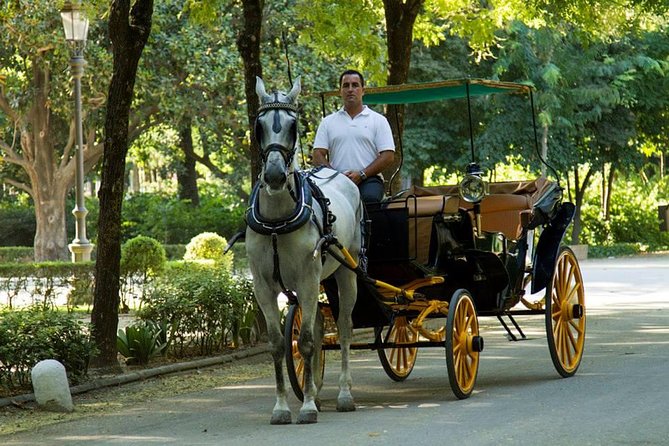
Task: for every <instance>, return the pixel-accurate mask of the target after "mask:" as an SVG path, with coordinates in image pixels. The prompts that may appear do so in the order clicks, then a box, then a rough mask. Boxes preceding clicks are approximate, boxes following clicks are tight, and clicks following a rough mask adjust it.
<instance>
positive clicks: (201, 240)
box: [184, 232, 232, 264]
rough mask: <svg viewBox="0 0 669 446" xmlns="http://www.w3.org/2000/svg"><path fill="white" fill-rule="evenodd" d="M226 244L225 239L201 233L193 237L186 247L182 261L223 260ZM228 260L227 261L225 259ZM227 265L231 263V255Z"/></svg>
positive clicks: (209, 233)
mask: <svg viewBox="0 0 669 446" xmlns="http://www.w3.org/2000/svg"><path fill="white" fill-rule="evenodd" d="M227 245H228V242H227V241H226V240H225V238H223V237H221V236H220V235H218V234H215V233H213V232H203V233H202V234H198V235H196V236H195V237H193V238H192V239H191V241H190V243H188V244H187V245H186V254H184V260H214V261H216V262H218V261H221V260H222V259H224V252H225V248H226V246H227ZM226 260H228V259H226ZM228 263H230V264H231V263H232V254H230V259H229V262H228Z"/></svg>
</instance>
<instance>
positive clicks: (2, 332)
mask: <svg viewBox="0 0 669 446" xmlns="http://www.w3.org/2000/svg"><path fill="white" fill-rule="evenodd" d="M94 353H95V346H94V344H93V342H92V341H91V339H90V329H89V327H88V325H86V324H84V323H83V322H81V321H78V320H76V319H75V318H74V316H72V315H69V314H66V313H62V312H57V311H52V310H46V311H45V310H43V309H42V308H37V307H30V308H28V309H25V310H21V311H11V312H4V313H0V384H1V385H3V386H4V387H6V388H9V389H12V388H17V387H26V386H28V385H29V384H30V370H31V369H32V367H34V366H35V364H37V363H38V362H39V361H42V360H44V359H55V360H57V361H60V362H61V363H62V364H63V365H64V366H65V370H66V371H67V375H68V377H69V378H70V381H71V382H74V383H76V382H78V381H79V379H80V378H82V377H83V376H85V375H86V373H87V372H88V363H89V360H90V358H91V356H92V355H93V354H94Z"/></svg>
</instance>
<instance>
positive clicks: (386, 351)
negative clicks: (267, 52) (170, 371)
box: [284, 79, 586, 399]
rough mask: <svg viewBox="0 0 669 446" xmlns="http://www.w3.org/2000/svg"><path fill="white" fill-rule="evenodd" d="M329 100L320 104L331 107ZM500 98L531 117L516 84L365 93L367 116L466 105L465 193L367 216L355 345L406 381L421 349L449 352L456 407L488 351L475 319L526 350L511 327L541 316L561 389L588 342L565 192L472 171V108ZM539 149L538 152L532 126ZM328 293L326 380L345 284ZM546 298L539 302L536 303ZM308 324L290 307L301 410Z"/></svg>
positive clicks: (290, 351) (407, 198)
mask: <svg viewBox="0 0 669 446" xmlns="http://www.w3.org/2000/svg"><path fill="white" fill-rule="evenodd" d="M332 94H333V93H332V92H329V93H323V94H322V95H321V98H322V100H323V103H325V98H326V97H328V96H329V95H332ZM334 94H336V92H335V93H334ZM497 94H515V95H524V96H527V97H528V99H529V101H530V104H531V108H532V113H533V115H534V110H533V108H534V105H533V98H532V89H531V87H529V86H527V85H524V84H519V83H509V82H493V81H487V80H478V79H464V80H452V81H442V82H435V83H428V84H414V85H402V86H389V87H383V88H368V89H366V93H365V96H364V98H363V100H364V102H365V103H366V104H410V103H419V102H425V101H432V100H443V99H457V98H460V99H462V100H463V101H466V107H467V112H468V116H469V120H470V135H469V136H470V141H471V149H472V162H471V163H470V164H469V165H467V166H466V168H465V171H464V172H463V173H462V175H461V178H462V180H461V181H460V183H459V184H458V185H447V186H435V187H411V188H409V189H407V190H404V191H401V192H400V193H397V194H395V195H393V196H391V197H389V198H387V199H385V200H384V201H382V202H381V203H378V204H374V205H370V206H368V208H367V217H366V219H367V222H368V224H369V227H370V228H371V231H370V234H369V243H368V246H367V249H366V254H367V260H368V261H367V265H366V268H361V267H359V266H357V265H355V262H354V261H351V263H352V265H351V266H355V267H356V270H357V288H358V292H357V300H356V303H355V307H354V309H353V315H352V319H353V328H354V329H356V330H357V329H367V330H360V332H361V333H365V335H367V336H368V338H370V340H369V341H368V342H358V341H355V342H353V343H352V344H351V349H364V350H370V349H371V350H376V351H377V352H378V356H379V360H380V362H381V364H382V366H383V369H384V370H385V372H386V374H387V375H388V376H389V377H390V378H391V379H393V380H395V381H402V380H404V379H406V378H407V377H408V376H409V375H410V373H411V371H412V369H413V367H414V364H415V362H416V358H417V353H418V349H419V348H423V347H439V348H443V349H445V357H446V365H447V372H448V379H449V384H450V387H451V389H452V391H453V393H454V394H455V396H456V397H457V398H459V399H464V398H468V397H469V396H470V395H471V393H472V391H473V389H474V386H475V382H476V377H477V372H478V366H479V355H480V354H481V352H482V351H483V347H484V342H483V337H482V335H481V332H480V330H479V322H478V318H479V317H493V318H496V319H497V320H498V321H499V322H500V323H501V325H502V327H503V328H504V329H505V331H506V333H507V334H508V337H509V339H510V340H514V341H515V340H519V339H523V338H525V334H524V333H523V331H522V328H521V327H520V325H519V324H518V323H517V321H516V319H515V318H514V317H515V316H518V315H543V316H544V318H545V326H546V335H547V340H548V347H549V351H550V357H551V359H552V362H553V365H554V367H555V369H556V370H557V372H558V373H559V374H560V375H561V376H563V377H570V376H572V375H573V374H574V373H576V371H577V369H578V367H579V365H580V362H581V359H582V355H583V349H584V342H585V325H586V312H585V300H584V296H585V295H584V287H583V279H582V276H581V272H580V268H579V264H578V260H577V259H576V257H575V255H574V253H573V252H572V251H571V249H569V248H568V247H567V246H564V245H563V244H562V239H563V236H564V234H565V231H566V230H567V227H568V225H569V224H570V222H571V220H572V218H573V215H574V210H575V207H574V205H573V204H572V203H569V202H567V201H563V199H562V188H561V186H560V185H559V183H558V182H555V181H550V180H548V179H547V178H545V177H540V178H537V179H533V180H528V181H516V182H491V183H489V182H487V181H485V178H484V175H483V172H482V171H481V169H480V168H479V166H478V164H477V163H476V159H475V150H474V137H473V135H472V133H471V128H472V126H471V119H472V118H471V99H472V98H473V97H475V96H482V95H497ZM532 118H533V123H534V116H533V117H532ZM534 144H535V145H536V147H537V149H538V143H537V137H536V125H535V131H534ZM539 156H540V155H539ZM540 158H541V156H540ZM542 161H543V160H542ZM556 176H557V175H556ZM344 261H347V260H346V259H344ZM321 286H322V290H323V292H324V293H323V294H324V295H325V296H326V298H325V299H322V300H321V302H319V309H320V314H321V316H322V317H323V319H324V320H325V323H324V324H323V326H324V327H325V333H324V335H323V344H322V351H321V352H320V361H319V367H318V370H316V371H315V372H314V373H320V376H321V378H322V376H323V372H324V367H325V351H326V350H336V349H339V348H340V345H339V341H338V334H337V330H336V326H335V324H334V323H333V321H335V320H336V319H337V317H338V312H339V301H338V293H337V283H336V282H335V281H333V280H331V279H326V280H324V281H322V282H321ZM544 290H545V293H544V294H543V297H542V298H540V299H538V300H536V301H531V300H530V295H535V294H537V293H541V292H542V291H544ZM539 296H541V295H539ZM301 317H302V316H301V309H300V306H299V305H298V304H297V303H296V302H293V303H291V304H290V305H289V307H288V311H287V317H286V321H285V332H284V339H285V342H286V363H287V369H288V377H289V379H290V383H291V387H292V389H293V391H294V393H295V394H296V395H297V396H298V398H300V399H302V398H303V386H304V374H303V371H304V362H303V360H302V357H301V355H300V351H299V349H298V339H299V336H300V330H301ZM444 319H445V323H444ZM328 321H329V322H328ZM359 337H360V336H357V338H359ZM362 337H364V336H362Z"/></svg>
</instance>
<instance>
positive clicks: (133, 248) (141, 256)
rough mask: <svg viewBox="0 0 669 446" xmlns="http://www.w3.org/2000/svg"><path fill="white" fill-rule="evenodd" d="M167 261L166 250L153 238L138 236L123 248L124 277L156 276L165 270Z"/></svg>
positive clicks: (122, 270)
mask: <svg viewBox="0 0 669 446" xmlns="http://www.w3.org/2000/svg"><path fill="white" fill-rule="evenodd" d="M166 261H167V258H166V255H165V248H163V245H161V244H160V242H159V241H158V240H155V239H153V238H151V237H146V236H143V235H138V236H136V237H134V238H132V239H130V240H128V241H127V242H125V243H124V244H123V246H122V247H121V274H122V275H134V274H137V275H140V276H142V277H148V276H150V275H156V274H158V273H160V272H161V271H162V270H163V268H164V267H165V262H166Z"/></svg>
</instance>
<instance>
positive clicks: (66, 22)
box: [60, 5, 88, 42]
mask: <svg viewBox="0 0 669 446" xmlns="http://www.w3.org/2000/svg"><path fill="white" fill-rule="evenodd" d="M60 17H61V18H62V20H63V28H64V29H65V39H66V40H69V41H74V42H85V41H86V36H87V35H88V19H87V18H86V16H85V15H84V13H83V12H82V11H80V10H79V9H76V8H75V7H73V6H72V5H69V6H66V7H65V8H63V10H62V11H61V12H60Z"/></svg>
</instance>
